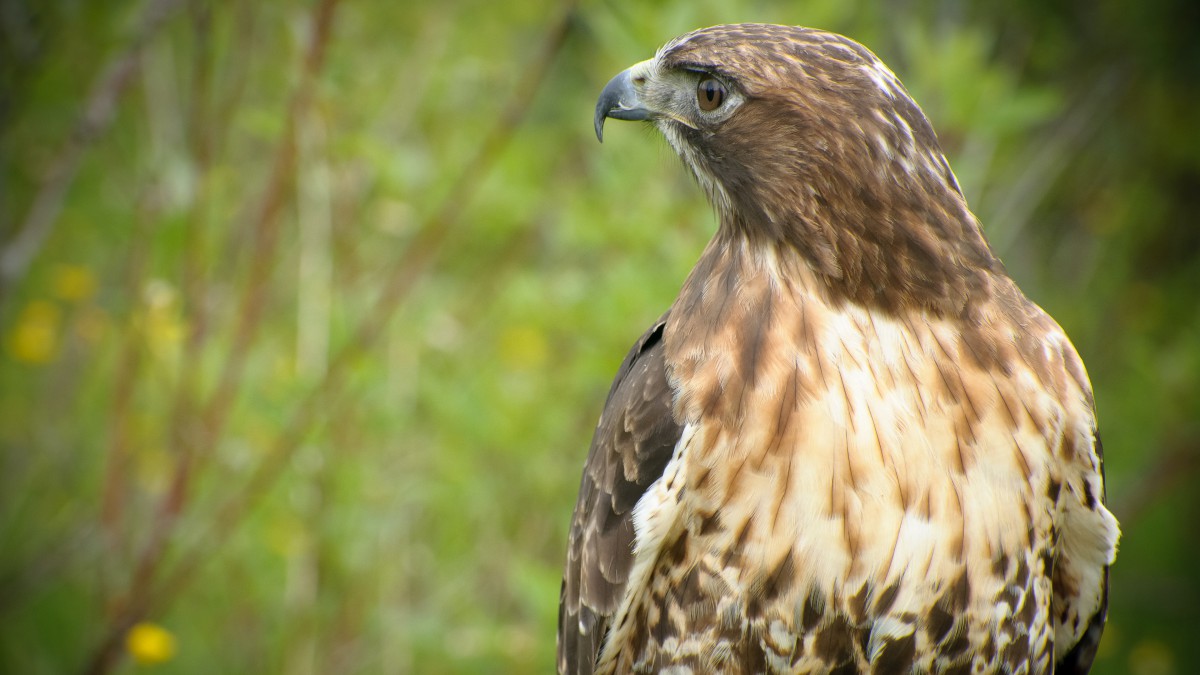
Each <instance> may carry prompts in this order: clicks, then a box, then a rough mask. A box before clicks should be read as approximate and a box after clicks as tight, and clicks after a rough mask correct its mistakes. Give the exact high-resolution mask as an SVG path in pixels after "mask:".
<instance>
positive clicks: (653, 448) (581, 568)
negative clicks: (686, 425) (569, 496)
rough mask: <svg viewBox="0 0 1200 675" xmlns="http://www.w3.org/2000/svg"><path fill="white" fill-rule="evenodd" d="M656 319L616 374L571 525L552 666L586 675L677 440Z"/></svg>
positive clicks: (660, 325) (661, 321)
mask: <svg viewBox="0 0 1200 675" xmlns="http://www.w3.org/2000/svg"><path fill="white" fill-rule="evenodd" d="M665 322H666V315H664V316H663V317H662V318H661V319H659V320H658V321H657V322H655V324H654V325H653V326H651V327H650V329H649V330H648V331H646V333H645V334H644V335H642V337H641V338H640V339H638V341H637V343H636V344H634V346H633V348H632V349H631V350H630V351H629V354H628V356H626V357H625V361H624V363H622V364H621V368H620V369H619V370H618V371H617V377H616V379H615V380H614V381H613V385H612V389H611V390H610V391H609V394H608V401H607V402H606V403H605V406H604V413H603V414H602V415H601V416H600V422H599V424H598V425H597V426H596V434H595V436H594V437H593V439H592V447H591V451H590V452H589V453H588V458H587V463H586V464H585V466H584V471H583V479H582V481H581V482H580V486H579V501H578V502H577V503H576V505H575V515H574V517H573V519H572V521H571V533H570V541H569V544H568V552H567V567H566V573H565V574H564V576H563V586H562V597H561V599H560V603H559V610H558V666H559V672H562V673H579V674H581V675H583V674H590V673H591V672H592V671H593V667H594V663H595V659H596V657H597V655H598V654H599V653H600V648H601V646H602V644H603V640H604V636H605V633H606V632H607V629H608V622H609V620H610V619H611V618H612V616H613V614H614V613H615V612H616V611H617V607H618V605H619V604H620V602H621V599H622V596H623V594H624V591H625V583H626V580H627V578H628V575H629V570H630V567H631V566H632V564H633V541H634V531H633V518H632V511H633V507H634V505H635V504H637V501H638V499H640V498H641V496H642V495H643V494H644V493H645V492H646V489H647V488H648V487H649V486H650V485H651V484H652V483H653V482H654V481H655V480H657V479H658V477H659V476H660V475H662V471H663V467H664V466H665V465H666V463H667V461H668V460H669V459H670V458H671V452H672V451H673V450H674V448H675V444H676V443H677V442H678V441H679V436H680V428H679V425H677V424H676V423H675V420H674V418H673V417H672V414H671V390H670V387H669V385H668V383H667V377H666V370H665V367H664V364H663V348H662V332H663V326H664V324H665Z"/></svg>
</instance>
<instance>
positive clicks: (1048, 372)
mask: <svg viewBox="0 0 1200 675" xmlns="http://www.w3.org/2000/svg"><path fill="white" fill-rule="evenodd" d="M609 117H611V118H614V119H620V120H644V121H648V122H650V123H652V124H653V125H654V126H655V127H657V128H658V130H659V131H660V132H662V134H663V135H664V136H666V139H667V141H668V142H669V143H670V144H671V146H672V147H673V148H674V149H675V151H676V152H677V153H678V154H679V156H680V157H681V158H682V159H683V162H684V163H685V164H686V165H687V167H688V168H689V169H690V170H691V172H692V173H693V174H694V175H695V177H696V179H697V181H698V183H699V184H700V185H701V187H702V188H703V189H704V191H705V192H706V193H707V196H708V198H709V200H710V201H711V202H712V205H713V207H714V208H715V210H716V212H717V215H718V220H719V227H718V229H717V232H716V234H715V235H714V236H713V238H712V240H711V241H710V242H709V244H708V245H707V247H706V248H705V249H704V251H703V253H702V254H701V255H700V259H699V261H698V262H697V263H696V266H695V268H694V269H693V270H692V272H691V274H690V275H689V276H688V278H687V280H686V281H684V283H683V287H682V289H681V291H680V293H679V296H678V298H677V299H676V300H675V302H674V304H673V305H672V306H671V308H670V309H669V310H668V311H667V312H666V314H664V315H663V316H662V317H661V318H660V319H659V320H658V321H656V322H655V323H654V325H652V326H651V327H650V329H649V330H647V331H646V333H645V334H644V335H642V337H641V338H639V339H638V340H637V342H636V344H634V346H633V348H632V349H631V350H630V352H629V355H628V356H627V357H626V358H625V361H624V363H622V364H621V367H620V370H619V372H618V373H617V376H616V380H615V382H614V383H613V385H612V389H611V391H610V392H609V395H608V400H607V403H606V404H605V408H604V412H603V414H602V415H601V417H600V421H599V424H598V426H597V428H596V432H595V437H594V439H593V441H592V445H591V450H590V453H589V455H588V458H587V462H586V465H585V467H584V471H583V479H582V481H581V484H580V489H579V499H578V502H577V504H576V507H575V513H574V516H573V520H572V523H571V531H570V536H569V544H568V546H569V548H568V552H567V564H566V571H565V573H564V577H563V585H562V594H561V604H560V607H559V621H558V670H559V672H560V673H572V674H575V673H605V674H608V673H631V672H633V673H674V674H677V675H681V674H684V673H696V674H700V673H999V672H1003V673H1050V672H1058V673H1082V672H1086V671H1087V670H1088V669H1089V668H1090V666H1091V662H1092V659H1093V657H1094V655H1095V652H1096V646H1097V643H1098V641H1099V639H1100V634H1101V631H1102V630H1103V626H1104V621H1105V614H1106V607H1107V594H1108V589H1107V586H1108V568H1109V565H1111V564H1112V562H1113V559H1114V557H1115V551H1116V544H1117V538H1118V526H1117V521H1116V519H1115V518H1114V517H1113V516H1112V514H1111V513H1110V512H1109V511H1108V510H1107V508H1106V507H1105V503H1104V467H1103V453H1102V449H1101V445H1100V439H1099V437H1098V435H1097V431H1096V415H1095V412H1094V401H1093V398H1092V391H1091V385H1090V383H1089V381H1088V377H1087V374H1086V372H1085V371H1084V367H1083V364H1082V362H1081V361H1080V358H1079V356H1078V354H1076V352H1075V349H1074V347H1073V346H1072V345H1071V343H1070V341H1069V340H1068V339H1067V337H1066V335H1065V334H1064V333H1063V330H1062V329H1061V328H1060V327H1059V326H1058V324H1057V323H1055V321H1054V320H1053V319H1052V318H1051V317H1050V316H1049V315H1047V314H1046V313H1045V312H1044V311H1042V309H1040V308H1039V307H1038V306H1037V305H1035V304H1034V303H1033V302H1031V301H1030V300H1029V299H1027V298H1026V297H1025V296H1024V294H1022V292H1021V291H1020V289H1019V288H1017V285H1016V284H1015V283H1014V282H1013V280H1012V279H1011V278H1009V276H1008V274H1007V273H1006V272H1005V269H1004V267H1003V266H1002V264H1001V262H1000V260H999V259H997V257H996V255H995V254H994V253H993V252H992V251H991V249H990V248H989V247H988V244H987V241H986V240H985V239H984V236H983V233H982V231H981V229H980V226H979V223H978V221H977V220H976V218H975V216H974V215H973V214H972V213H971V212H970V210H968V207H967V203H966V201H965V199H964V198H963V194H962V191H961V190H960V189H959V186H958V183H957V181H956V179H955V177H954V174H953V172H952V171H951V169H950V166H949V164H948V163H947V161H946V159H945V157H944V156H943V153H942V151H941V149H940V147H939V145H938V142H937V138H936V136H935V135H934V132H933V129H932V128H931V126H930V124H929V121H928V120H927V119H926V118H925V115H924V114H923V113H922V112H921V110H920V108H918V107H917V104H916V103H914V102H913V100H912V98H910V97H909V95H908V93H907V92H906V91H905V89H904V87H903V86H902V85H901V83H900V82H899V81H898V80H897V78H896V76H895V75H894V74H893V73H892V72H891V71H890V70H889V69H888V68H887V67H886V66H885V65H884V64H883V63H882V62H880V60H879V59H878V58H876V57H875V56H874V55H873V54H872V53H871V52H870V51H868V50H867V49H866V48H864V47H863V46H861V45H859V44H858V43H856V42H853V41H851V40H849V39H847V38H845V37H842V36H839V35H834V34H831V33H827V32H822V31H818V30H812V29H807V28H799V27H783V26H770V25H731V26H716V27H713V28H705V29H702V30H698V31H695V32H693V33H689V34H687V35H684V36H682V37H679V38H676V39H674V40H672V41H671V42H669V43H668V44H667V45H666V46H664V47H663V48H662V49H661V50H659V51H658V53H657V54H656V55H655V56H654V58H652V59H650V60H647V61H643V62H641V63H638V64H636V65H634V66H633V67H631V68H629V69H628V70H625V71H624V72H622V73H620V74H619V75H617V76H616V77H614V78H613V79H612V81H610V82H609V83H608V85H607V86H606V87H605V88H604V90H603V92H602V93H601V95H600V100H599V103H598V105H597V107H596V116H595V125H596V127H595V128H596V134H597V136H598V137H602V132H603V125H604V121H605V118H609Z"/></svg>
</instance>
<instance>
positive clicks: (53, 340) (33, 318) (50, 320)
mask: <svg viewBox="0 0 1200 675" xmlns="http://www.w3.org/2000/svg"><path fill="white" fill-rule="evenodd" d="M61 323H62V312H61V311H60V310H59V308H58V306H57V305H55V304H54V303H51V302H47V301H45V300H34V301H33V302H31V303H29V304H28V305H26V306H25V308H24V309H22V310H21V313H20V315H18V316H17V321H16V325H14V326H13V329H12V332H11V333H9V335H8V353H9V354H10V355H11V356H12V357H13V359H15V360H17V361H20V362H22V363H29V364H33V365H41V364H43V363H49V362H50V361H52V360H54V356H55V354H57V353H58V334H59V324H61Z"/></svg>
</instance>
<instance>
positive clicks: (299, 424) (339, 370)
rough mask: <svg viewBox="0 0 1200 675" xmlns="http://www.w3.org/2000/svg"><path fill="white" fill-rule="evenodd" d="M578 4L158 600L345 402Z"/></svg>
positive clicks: (503, 139)
mask: <svg viewBox="0 0 1200 675" xmlns="http://www.w3.org/2000/svg"><path fill="white" fill-rule="evenodd" d="M574 6H575V3H574V1H572V2H568V3H566V4H565V5H564V7H563V10H562V13H561V15H560V16H559V18H558V19H557V20H556V21H555V22H554V24H552V26H551V27H550V28H549V29H548V30H547V33H546V37H545V39H544V41H543V44H542V48H541V50H540V51H539V54H538V56H537V57H536V59H535V60H534V62H533V63H532V64H531V65H530V66H529V67H528V68H526V69H525V71H524V72H525V76H524V78H523V79H522V80H521V81H520V82H519V83H518V85H517V87H516V88H515V90H514V91H513V95H512V98H511V100H510V101H509V103H508V105H507V106H506V107H505V108H504V111H503V112H502V113H501V115H500V116H499V118H498V119H497V122H496V125H495V126H494V127H493V128H492V129H491V131H490V132H489V133H488V135H487V137H486V138H485V139H484V141H483V142H482V143H481V144H480V146H479V150H478V151H477V152H476V154H475V155H474V156H473V157H472V159H471V160H470V161H469V162H468V163H467V165H466V166H465V167H464V168H463V170H462V172H461V173H460V174H459V176H458V177H457V179H456V180H455V182H454V183H453V186H452V187H451V189H450V191H449V192H448V193H447V195H446V196H445V198H444V200H443V201H442V203H441V207H440V208H439V209H438V210H437V211H436V212H435V214H434V215H433V216H432V217H431V218H430V219H429V220H428V221H427V222H426V223H425V225H424V227H422V228H421V230H420V232H419V233H418V234H417V235H416V237H415V238H414V240H413V242H412V244H411V245H410V246H409V248H408V249H406V250H405V252H404V255H403V256H401V259H400V261H399V263H398V264H397V266H396V267H395V269H394V271H393V272H392V274H391V275H390V276H389V278H388V280H387V282H386V283H385V285H384V291H383V292H382V293H381V294H380V296H379V298H377V300H376V302H375V304H374V306H373V308H372V309H371V311H369V312H368V313H367V316H366V318H365V319H363V321H362V322H361V323H360V324H359V325H358V328H357V330H356V331H355V334H354V337H353V338H352V339H351V340H350V342H349V343H348V344H347V345H345V346H344V347H342V348H341V349H340V350H339V351H338V353H337V354H336V355H335V356H334V358H333V359H332V361H331V363H330V366H329V368H328V370H327V371H326V373H325V375H324V377H323V378H322V379H321V381H320V382H319V383H318V384H317V385H316V386H314V387H313V388H312V389H311V390H309V392H308V394H307V395H306V396H305V397H304V399H303V400H302V401H301V402H300V404H299V405H298V406H297V408H296V409H295V410H294V411H293V412H292V415H291V416H290V417H289V420H288V424H287V425H286V426H285V427H284V428H283V429H282V430H281V431H280V434H279V435H278V436H277V437H276V441H275V443H274V446H273V448H272V449H271V451H270V452H269V453H267V459H264V460H263V462H262V463H261V464H259V466H258V467H256V469H255V471H254V473H253V474H251V476H250V478H249V479H248V480H247V482H246V483H245V484H244V485H243V486H242V487H241V488H240V489H238V490H237V491H236V496H235V497H233V498H231V499H230V500H229V501H227V502H226V503H225V504H223V505H222V506H221V508H219V509H218V511H217V513H216V515H215V516H214V518H213V519H212V520H211V521H210V523H209V525H208V527H207V528H205V531H204V532H202V533H201V534H200V535H199V536H197V537H196V540H195V541H196V543H194V544H193V545H192V546H191V547H190V548H189V549H188V550H186V551H184V552H183V553H182V554H181V555H180V559H179V561H178V562H177V563H176V565H175V567H174V568H173V569H172V571H171V573H170V574H169V575H166V576H165V579H164V582H163V584H162V585H161V586H160V588H159V591H158V592H157V593H156V594H155V598H156V600H157V601H159V602H163V603H165V602H169V601H170V600H171V599H173V598H174V597H177V596H178V595H179V593H180V592H181V591H182V590H183V589H184V588H186V586H187V584H188V583H189V581H190V580H191V579H192V578H194V577H195V573H196V570H197V569H198V568H199V567H200V566H201V565H202V564H203V562H204V561H206V560H209V559H211V557H212V548H213V542H221V541H223V540H224V539H225V537H226V536H227V533H229V532H231V531H233V530H234V529H235V528H236V527H237V526H238V524H239V523H240V522H241V520H242V519H243V518H244V517H245V516H246V515H247V513H249V512H250V511H251V510H252V509H253V508H254V506H255V505H256V504H257V502H258V501H259V500H261V499H262V497H263V496H264V495H266V494H267V493H268V491H269V490H270V488H271V487H272V485H274V483H275V481H276V480H277V479H278V477H279V475H280V474H281V473H282V470H283V468H284V467H286V466H287V464H288V462H289V461H290V459H291V457H292V455H293V454H294V453H295V451H296V449H297V448H298V447H299V446H300V443H301V442H302V441H303V440H304V438H305V437H306V436H307V435H308V434H309V433H310V432H311V431H312V427H311V425H312V420H313V419H317V418H318V417H336V409H337V407H338V405H339V404H340V403H341V401H339V396H340V395H341V393H342V391H341V390H342V387H343V385H344V374H345V373H346V372H348V371H349V369H350V368H349V365H350V362H351V361H352V360H353V359H354V358H356V357H357V356H358V355H359V354H361V353H362V351H363V350H365V349H368V348H369V347H370V346H371V345H373V344H374V343H375V342H376V340H377V339H378V337H379V334H380V333H381V331H382V329H383V327H384V326H385V325H386V324H387V322H388V320H389V319H390V318H391V316H392V315H393V314H395V312H396V310H397V309H398V308H399V306H400V304H401V302H403V300H404V299H405V298H406V297H407V296H408V294H409V293H410V292H411V291H412V289H413V287H414V286H415V284H416V282H417V280H419V279H420V278H421V276H422V275H423V274H424V273H425V271H426V270H428V268H429V267H430V266H431V265H432V264H433V262H434V260H435V259H436V257H437V253H438V252H439V249H440V247H441V245H442V244H443V243H444V242H445V241H446V239H447V238H448V237H449V235H450V234H451V233H452V232H453V231H454V230H455V225H457V223H458V219H459V217H460V216H461V215H462V212H463V209H464V208H465V207H466V205H467V204H468V203H469V202H470V200H471V198H472V197H473V196H474V194H475V191H476V190H477V189H478V187H479V185H480V184H481V183H482V179H483V178H484V177H485V176H486V174H487V172H488V171H489V170H490V169H491V167H492V166H493V165H494V163H495V161H496V159H497V158H498V157H499V155H500V153H501V151H503V149H504V147H505V145H506V144H507V143H508V141H509V140H510V139H511V138H512V135H513V134H514V132H515V131H516V129H517V127H518V126H519V125H520V124H521V122H522V121H523V120H524V118H525V116H526V114H527V113H528V110H529V107H530V105H531V104H532V102H533V99H534V96H535V94H536V92H537V90H538V89H539V88H540V85H541V84H542V82H543V81H544V80H545V77H546V74H547V72H548V71H549V68H550V66H551V64H552V63H553V62H554V61H555V58H556V57H557V55H558V53H559V51H560V49H561V48H562V45H563V43H564V41H565V40H566V37H567V34H568V33H569V28H570V23H571V18H572V13H573V11H574Z"/></svg>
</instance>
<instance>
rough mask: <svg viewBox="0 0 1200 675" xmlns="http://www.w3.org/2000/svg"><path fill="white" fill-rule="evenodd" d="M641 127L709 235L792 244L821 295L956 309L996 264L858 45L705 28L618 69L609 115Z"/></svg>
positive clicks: (917, 120)
mask: <svg viewBox="0 0 1200 675" xmlns="http://www.w3.org/2000/svg"><path fill="white" fill-rule="evenodd" d="M608 117H612V118H614V119H624V120H648V121H651V122H653V123H654V124H655V125H656V126H657V127H658V128H659V129H660V130H661V131H662V133H663V134H664V135H665V136H666V137H667V140H668V141H669V142H670V143H671V145H672V146H673V147H674V148H675V150H676V152H678V153H679V155H680V157H682V158H683V160H684V162H685V163H686V164H687V165H688V166H689V167H690V169H691V170H692V172H693V173H694V174H695V176H696V178H697V180H698V181H699V182H700V184H701V185H702V186H703V188H704V190H705V192H707V193H708V195H709V198H710V200H711V201H712V203H713V205H714V206H715V207H716V209H717V212H718V214H719V216H720V220H721V233H720V234H719V236H721V235H724V236H743V237H746V238H748V239H749V240H751V241H754V242H766V243H772V244H783V245H785V246H786V247H787V248H789V249H794V250H796V251H798V252H799V253H800V254H801V255H802V256H803V258H804V259H805V260H807V261H808V263H809V264H811V265H812V267H813V269H814V271H816V272H817V273H818V274H820V275H821V276H822V277H823V278H824V279H825V280H826V281H827V282H828V284H829V289H830V291H831V292H832V293H833V294H834V295H835V296H840V297H843V298H845V299H849V300H852V301H857V302H862V303H866V304H872V305H876V306H885V307H886V306H892V307H895V306H900V305H920V306H924V307H927V308H930V309H932V310H935V311H938V312H942V313H958V312H961V311H962V310H963V309H964V308H965V307H966V306H967V304H968V303H969V302H970V299H971V298H972V296H975V295H977V294H980V293H985V292H986V288H987V285H988V284H987V281H986V278H987V276H988V275H990V274H1003V269H1002V267H1001V266H1000V264H999V262H998V260H997V259H996V258H995V257H994V256H993V255H992V253H991V252H990V250H989V249H988V247H987V243H986V242H985V240H984V238H983V236H982V234H981V232H980V230H979V227H978V224H977V223H976V221H975V218H974V216H973V215H971V213H970V211H969V210H968V209H967V205H966V202H965V200H964V199H963V196H962V193H961V191H960V190H959V187H958V183H957V182H956V180H955V178H954V174H953V172H952V171H951V170H950V166H949V164H948V163H947V162H946V159H945V157H944V155H943V154H942V151H941V148H940V147H939V145H938V141H937V137H936V135H935V134H934V132H933V128H932V127H931V126H930V124H929V121H928V120H927V119H926V118H925V115H924V114H923V113H922V112H921V109H920V108H919V107H918V106H917V105H916V103H914V102H913V100H912V98H911V97H909V95H908V92H907V91H906V90H905V89H904V87H903V85H901V84H900V82H899V80H897V78H896V76H895V75H894V74H893V73H892V71H891V70H889V69H888V67H887V66H886V65H884V64H883V63H882V62H881V61H880V60H879V59H878V58H877V57H876V56H875V55H874V54H872V53H871V52H870V51H869V50H867V49H866V48H865V47H863V46H862V45H860V44H858V43H856V42H854V41H852V40H850V39H848V38H845V37H842V36H840V35H835V34H832V33H827V32H823V31H818V30H813V29H808V28H801V27H789V26H774V25H764V24H740V25H729V26H714V27H712V28H705V29H702V30H698V31H695V32H692V33H688V34H687V35H683V36H681V37H679V38H676V39H675V40H672V41H671V42H669V43H668V44H667V45H666V46H664V47H663V48H662V49H661V50H659V52H658V54H657V55H655V57H654V58H652V59H650V60H647V61H643V62H641V63H638V64H636V65H634V66H633V67H631V68H629V69H628V70H625V71H623V72H622V73H620V74H618V75H617V76H616V77H614V78H613V79H612V80H611V81H610V82H609V83H608V85H607V86H606V87H605V88H604V91H603V93H602V94H601V96H600V100H599V102H598V104H597V106H596V115H595V126H596V134H597V136H598V137H599V136H601V135H602V132H603V125H604V121H605V119H606V118H608Z"/></svg>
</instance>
